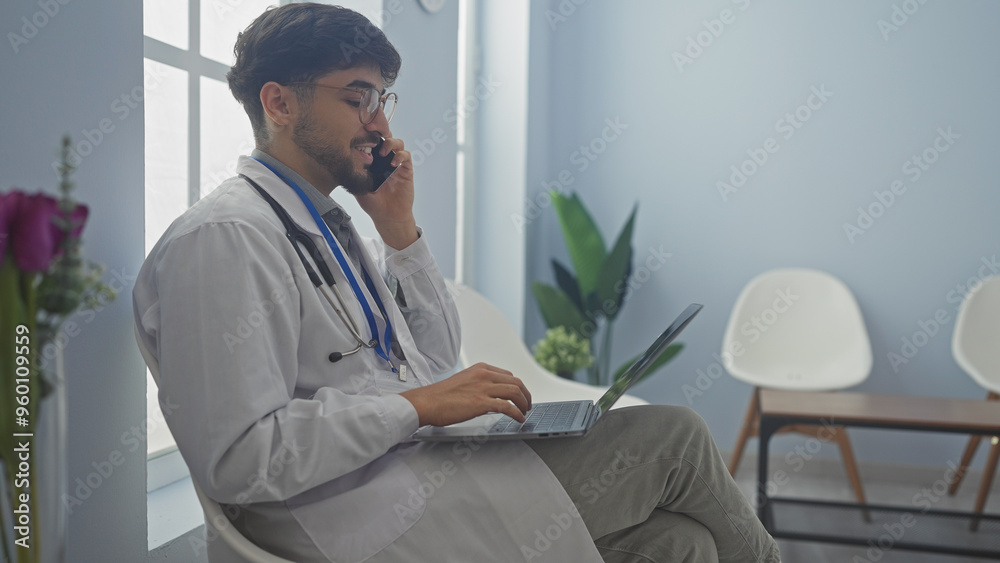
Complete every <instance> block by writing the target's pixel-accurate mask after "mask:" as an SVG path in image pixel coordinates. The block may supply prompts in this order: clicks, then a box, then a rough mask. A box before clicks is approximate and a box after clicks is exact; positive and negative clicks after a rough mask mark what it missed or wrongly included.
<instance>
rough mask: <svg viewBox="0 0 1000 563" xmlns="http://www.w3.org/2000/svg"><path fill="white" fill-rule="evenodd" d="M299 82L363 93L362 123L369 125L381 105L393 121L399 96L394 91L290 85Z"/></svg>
mask: <svg viewBox="0 0 1000 563" xmlns="http://www.w3.org/2000/svg"><path fill="white" fill-rule="evenodd" d="M293 84H298V85H302V86H319V87H320V88H330V89H331V90H349V91H351V92H355V93H358V94H361V100H359V101H358V102H357V103H358V118H359V119H360V120H361V124H362V125H368V124H369V123H371V122H372V121H374V120H375V116H376V115H378V110H379V108H380V107H381V108H382V113H384V114H385V120H386V122H389V121H392V114H393V113H395V112H396V102H397V101H398V100H399V97H398V96H396V94H395V93H393V92H386V93H385V94H382V95H379V91H378V90H376V89H375V88H349V87H346V86H329V85H327V84H320V83H318V82H290V83H289V85H293Z"/></svg>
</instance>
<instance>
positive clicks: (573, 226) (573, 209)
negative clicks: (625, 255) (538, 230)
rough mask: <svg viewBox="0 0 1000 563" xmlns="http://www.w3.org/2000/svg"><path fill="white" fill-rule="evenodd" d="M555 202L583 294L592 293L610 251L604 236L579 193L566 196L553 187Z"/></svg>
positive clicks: (553, 202)
mask: <svg viewBox="0 0 1000 563" xmlns="http://www.w3.org/2000/svg"><path fill="white" fill-rule="evenodd" d="M552 204H553V206H554V207H555V209H556V215H557V216H558V217H559V225H560V226H561V227H562V231H563V238H565V239H566V248H567V249H568V250H569V256H570V258H571V259H572V261H573V269H574V270H576V278H577V280H578V281H579V285H580V294H581V295H584V296H585V295H588V294H589V293H590V292H592V291H594V288H595V287H596V286H597V277H598V275H599V274H600V272H601V266H602V265H603V264H604V257H605V255H606V254H607V250H606V249H605V246H604V238H603V237H602V236H601V231H600V230H598V229H597V225H596V224H595V223H594V219H593V218H592V217H591V216H590V213H588V212H587V209H586V208H585V207H584V206H583V202H582V201H580V197H579V196H578V195H577V194H575V193H574V194H573V195H571V196H570V197H566V196H564V195H562V194H561V193H559V192H557V191H553V192H552Z"/></svg>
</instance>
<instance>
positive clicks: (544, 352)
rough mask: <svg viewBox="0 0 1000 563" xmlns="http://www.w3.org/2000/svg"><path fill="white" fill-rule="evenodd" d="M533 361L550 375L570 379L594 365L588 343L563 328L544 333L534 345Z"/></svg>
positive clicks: (558, 327)
mask: <svg viewBox="0 0 1000 563" xmlns="http://www.w3.org/2000/svg"><path fill="white" fill-rule="evenodd" d="M534 352H535V361H536V362H538V364H539V365H540V366H542V367H543V368H545V369H547V370H549V371H551V372H552V373H554V374H556V375H558V376H560V377H565V378H567V379H572V378H573V374H574V373H575V372H576V371H577V370H579V369H582V368H586V367H590V366H591V365H593V363H594V356H593V354H591V353H590V342H588V341H587V340H584V339H583V338H582V337H581V336H580V335H579V334H576V333H574V332H570V331H569V330H567V329H566V327H564V326H557V327H555V328H550V329H548V330H547V331H545V338H543V339H541V340H539V341H538V343H537V344H535V348H534Z"/></svg>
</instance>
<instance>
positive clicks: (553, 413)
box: [488, 403, 583, 434]
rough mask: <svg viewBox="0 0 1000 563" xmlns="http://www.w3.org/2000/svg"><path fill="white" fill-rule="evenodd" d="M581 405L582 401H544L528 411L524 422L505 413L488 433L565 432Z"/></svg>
mask: <svg viewBox="0 0 1000 563" xmlns="http://www.w3.org/2000/svg"><path fill="white" fill-rule="evenodd" d="M581 406H583V404H581V403H543V404H541V405H537V406H535V407H534V408H533V409H531V410H530V411H528V416H527V417H525V418H526V420H525V421H524V422H523V423H521V422H518V421H516V420H514V419H513V418H511V417H509V416H506V415H504V416H503V417H502V418H501V419H500V420H498V421H497V422H496V424H494V425H493V426H492V427H491V428H490V429H489V432H488V433H489V434H504V433H509V432H563V431H566V430H569V429H570V427H571V425H572V424H573V421H574V420H575V419H576V413H577V412H579V410H580V407H581Z"/></svg>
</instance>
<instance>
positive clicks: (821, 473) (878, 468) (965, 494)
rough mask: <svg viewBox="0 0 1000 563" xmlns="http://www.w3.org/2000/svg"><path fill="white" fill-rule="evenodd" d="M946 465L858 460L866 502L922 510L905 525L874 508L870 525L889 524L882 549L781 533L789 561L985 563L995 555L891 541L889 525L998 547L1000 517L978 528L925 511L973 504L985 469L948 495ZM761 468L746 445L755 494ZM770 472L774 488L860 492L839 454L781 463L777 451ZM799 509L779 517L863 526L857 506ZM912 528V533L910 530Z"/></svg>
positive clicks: (827, 496)
mask: <svg viewBox="0 0 1000 563" xmlns="http://www.w3.org/2000/svg"><path fill="white" fill-rule="evenodd" d="M748 449H749V448H748ZM947 469H948V468H947V467H944V468H928V467H921V468H914V467H912V466H892V465H867V466H865V465H862V466H860V467H859V472H860V473H861V478H862V482H863V484H864V489H865V494H866V496H867V497H868V502H870V503H881V504H889V505H894V506H907V507H911V506H912V507H913V508H914V512H913V513H914V514H915V515H916V516H915V518H914V520H912V521H904V523H905V524H908V526H907V527H904V526H902V525H901V523H900V519H901V514H899V513H887V512H882V513H872V515H871V516H872V519H873V522H874V524H870V525H869V526H873V527H874V529H878V530H884V531H885V532H884V534H883V535H880V538H884V539H883V540H882V541H883V544H882V547H884V548H886V549H880V548H879V546H878V545H872V546H868V547H863V546H849V545H848V546H845V545H834V544H821V543H813V542H802V541H786V540H779V541H778V544H779V546H780V548H781V554H782V561H783V563H873V562H876V561H877V562H878V563H984V562H986V561H990V559H982V558H970V557H959V556H954V555H938V554H929V553H918V552H914V551H903V550H900V549H893V548H892V545H891V543H892V541H893V540H892V539H891V537H890V535H889V532H893V533H895V534H897V535H899V534H901V536H900V537H905V538H906V539H907V540H908V539H911V538H912V539H916V540H917V541H926V540H927V539H928V538H931V537H932V536H935V535H936V536H947V537H948V538H949V539H950V540H951V541H955V539H957V541H959V542H961V543H963V544H965V545H977V546H982V547H984V548H986V549H992V550H997V549H1000V525H997V524H991V525H990V526H986V525H985V523H984V525H983V526H982V527H981V529H980V530H979V532H976V533H972V532H969V531H968V529H967V528H968V526H967V524H968V520H964V519H963V520H962V521H961V522H959V521H948V520H947V519H936V518H933V517H930V516H928V515H923V514H921V512H922V510H923V509H924V508H931V509H933V510H969V509H971V508H972V506H973V504H974V502H975V497H976V494H977V492H978V490H979V479H980V478H981V473H980V472H978V471H972V470H970V471H969V473H968V474H967V475H966V477H965V479H964V480H963V481H962V484H961V486H960V487H959V490H958V492H957V494H956V495H955V496H953V497H952V496H948V495H947V493H945V494H943V495H938V494H935V493H934V490H935V488H936V489H937V491H938V492H942V491H944V490H945V489H946V488H947V487H946V484H945V483H946V481H945V480H946V478H950V476H951V475H952V472H948V471H947ZM756 471H757V461H756V457H755V456H754V453H753V452H747V454H746V455H745V456H744V457H743V460H742V462H741V464H740V467H739V470H738V472H737V474H736V482H737V483H738V484H739V486H740V488H742V489H743V491H744V493H746V494H747V496H748V497H750V498H753V495H752V493H753V491H754V490H755V488H756V487H757V473H756ZM782 471H783V472H784V473H783V474H782V473H781V472H782ZM769 473H770V475H772V476H773V479H772V480H773V483H772V488H771V490H769V494H775V493H776V494H777V496H783V497H803V498H805V497H808V498H814V499H823V500H834V501H848V502H850V501H853V500H854V493H853V492H852V490H851V488H850V484H849V482H848V480H847V476H846V474H845V472H844V469H843V465H842V463H841V461H840V459H828V460H826V459H824V460H819V459H816V460H814V461H813V462H810V463H809V464H806V465H805V466H802V465H799V466H788V465H787V464H785V463H783V460H782V459H781V458H780V457H775V458H773V459H772V460H771V462H770V467H769ZM997 481H1000V478H998V479H997V480H996V481H994V484H993V487H992V493H991V495H990V497H989V499H988V500H987V503H986V512H987V513H990V514H1000V484H998V482H997ZM793 511H794V508H793V509H792V510H789V511H786V512H785V513H784V514H783V515H779V514H778V513H776V518H784V522H786V523H789V524H782V526H783V527H785V526H789V525H794V526H797V525H799V524H801V525H802V526H803V527H806V528H808V527H810V525H815V524H819V525H821V526H823V527H825V528H829V527H830V526H836V527H839V528H842V529H845V530H847V529H852V528H853V529H858V528H859V527H861V526H864V524H863V523H862V522H861V518H860V514H859V513H858V512H856V511H853V510H848V511H842V513H841V514H836V515H827V516H825V517H823V521H822V522H809V519H810V518H809V516H807V515H804V514H795V513H794V512H793ZM811 516H812V519H813V520H816V519H818V517H817V516H816V515H815V514H813V515H811ZM886 526H888V527H886ZM868 529H872V528H868ZM907 535H908V536H909V537H906V536H907Z"/></svg>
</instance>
